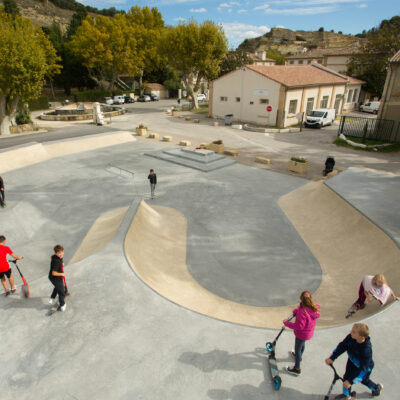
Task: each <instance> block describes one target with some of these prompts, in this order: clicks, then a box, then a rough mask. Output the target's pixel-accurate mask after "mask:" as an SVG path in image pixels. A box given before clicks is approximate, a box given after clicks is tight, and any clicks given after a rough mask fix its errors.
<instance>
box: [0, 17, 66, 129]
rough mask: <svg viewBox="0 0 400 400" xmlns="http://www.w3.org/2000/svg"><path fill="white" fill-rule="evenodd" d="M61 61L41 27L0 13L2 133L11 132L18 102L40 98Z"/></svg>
mask: <svg viewBox="0 0 400 400" xmlns="http://www.w3.org/2000/svg"><path fill="white" fill-rule="evenodd" d="M58 61H59V58H58V57H57V54H56V51H55V49H54V47H53V46H52V44H51V43H50V41H49V40H48V39H47V37H46V35H45V34H44V32H43V31H42V29H41V28H39V27H38V26H35V25H33V24H32V23H31V21H30V20H29V19H26V18H22V17H20V16H18V15H17V16H15V18H13V17H12V16H11V15H9V14H7V13H4V12H0V134H2V135H5V134H9V133H10V124H11V121H12V120H13V118H14V117H15V114H16V111H17V107H18V103H19V101H20V100H22V101H28V100H30V99H34V98H37V97H39V95H40V93H41V90H42V86H43V82H44V79H45V78H46V77H48V78H50V79H51V78H52V77H53V76H54V75H56V74H57V73H59V71H60V65H58V64H57V62H58Z"/></svg>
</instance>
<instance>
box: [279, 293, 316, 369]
mask: <svg viewBox="0 0 400 400" xmlns="http://www.w3.org/2000/svg"><path fill="white" fill-rule="evenodd" d="M319 308H320V307H319V305H318V304H316V303H314V301H313V299H312V297H311V293H310V292H308V291H304V292H303V293H302V294H301V295H300V306H299V307H298V308H296V309H294V310H293V314H294V315H295V316H296V321H295V322H290V321H287V320H285V321H283V323H284V325H285V326H287V327H288V328H291V329H293V331H294V336H295V338H296V339H295V345H294V353H293V352H292V354H293V355H294V358H295V363H294V366H293V367H289V366H288V367H286V370H287V371H288V372H290V373H292V374H294V375H300V373H301V369H300V363H301V360H302V356H303V353H304V349H305V344H306V341H307V340H310V339H311V338H312V337H313V335H314V329H315V324H316V322H317V319H318V318H319V317H320V312H319Z"/></svg>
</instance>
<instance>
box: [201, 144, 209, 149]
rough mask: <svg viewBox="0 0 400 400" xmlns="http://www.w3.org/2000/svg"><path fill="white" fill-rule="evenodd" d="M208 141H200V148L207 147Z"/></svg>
mask: <svg viewBox="0 0 400 400" xmlns="http://www.w3.org/2000/svg"><path fill="white" fill-rule="evenodd" d="M207 146H208V143H200V146H199V147H200V149H207Z"/></svg>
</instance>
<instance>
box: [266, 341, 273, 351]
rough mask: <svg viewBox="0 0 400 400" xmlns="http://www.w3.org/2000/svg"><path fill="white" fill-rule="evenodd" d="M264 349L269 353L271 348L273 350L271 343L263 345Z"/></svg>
mask: <svg viewBox="0 0 400 400" xmlns="http://www.w3.org/2000/svg"><path fill="white" fill-rule="evenodd" d="M265 347H266V349H267V351H269V352H270V353H271V351H272V348H273V346H272V343H271V342H268V343H265Z"/></svg>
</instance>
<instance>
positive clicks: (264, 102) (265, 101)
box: [260, 99, 269, 104]
mask: <svg viewBox="0 0 400 400" xmlns="http://www.w3.org/2000/svg"><path fill="white" fill-rule="evenodd" d="M260 104H269V100H268V99H260Z"/></svg>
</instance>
